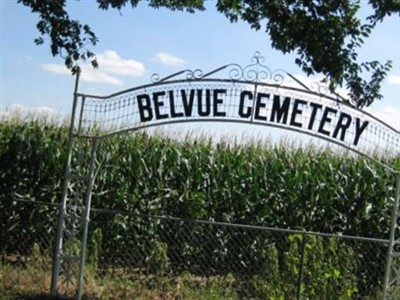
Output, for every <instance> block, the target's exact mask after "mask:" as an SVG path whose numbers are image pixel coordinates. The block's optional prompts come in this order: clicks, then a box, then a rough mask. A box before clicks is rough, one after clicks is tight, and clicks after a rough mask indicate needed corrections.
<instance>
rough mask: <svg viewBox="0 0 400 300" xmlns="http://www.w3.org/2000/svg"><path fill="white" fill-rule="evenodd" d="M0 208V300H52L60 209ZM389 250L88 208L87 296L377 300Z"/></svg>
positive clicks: (18, 204) (335, 238)
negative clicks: (0, 210)
mask: <svg viewBox="0 0 400 300" xmlns="http://www.w3.org/2000/svg"><path fill="white" fill-rule="evenodd" d="M3 209H7V211H6V212H5V213H3V215H4V217H3V218H1V220H0V226H1V227H0V255H1V269H0V282H1V284H0V294H1V295H3V297H4V298H5V299H16V298H17V299H32V297H43V298H44V297H48V294H49V289H50V280H51V268H52V256H53V252H54V243H55V236H56V228H57V220H58V205H56V204H54V205H51V204H46V203H37V202H33V201H10V202H9V204H8V205H4V204H3ZM387 243H388V241H386V240H379V239H370V238H360V237H350V236H340V235H330V234H321V233H309V232H305V231H298V230H286V229H277V228H268V227H258V226H246V225H238V224H227V223H218V222H209V221H196V220H184V219H179V218H172V217H155V216H143V215H135V214H131V213H128V212H125V211H109V210H102V209H92V212H91V223H90V230H89V237H88V249H87V260H86V262H87V265H86V272H85V286H84V288H85V295H86V296H87V297H88V298H93V299H379V298H380V295H381V294H380V293H381V290H382V284H383V277H384V267H385V260H386V252H387ZM7 297H8V298H7ZM24 297H25V298H24ZM29 297H31V298H29ZM38 299H40V298H38Z"/></svg>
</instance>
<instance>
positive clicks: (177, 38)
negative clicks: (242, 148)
mask: <svg viewBox="0 0 400 300" xmlns="http://www.w3.org/2000/svg"><path fill="white" fill-rule="evenodd" d="M16 2H17V1H16V0H0V17H1V20H0V25H1V28H0V42H1V45H0V114H3V115H5V114H8V113H9V112H11V111H13V110H16V109H18V110H20V111H23V112H28V111H29V112H31V111H33V112H36V113H43V114H54V113H56V114H60V115H68V114H69V112H70V110H71V104H72V94H73V88H74V77H73V76H71V74H70V73H69V71H68V70H67V69H66V68H65V67H64V65H63V59H62V58H60V57H52V55H51V53H50V49H49V44H48V42H47V43H46V42H45V45H43V46H36V45H35V44H34V42H33V40H34V39H35V38H37V37H38V36H39V33H38V31H37V29H36V23H37V21H38V17H37V16H36V15H34V14H32V13H31V12H30V10H29V9H28V8H27V7H25V6H23V5H21V4H17V3H16ZM362 2H365V0H362ZM214 6H215V2H214V1H213V0H211V1H207V10H206V11H205V12H197V13H195V14H190V13H187V12H176V11H175V12H173V11H169V10H167V9H153V8H149V7H147V6H146V5H145V4H141V5H139V6H138V7H137V8H135V9H131V8H130V7H126V8H124V9H122V10H121V11H117V10H109V11H101V10H99V9H97V7H96V4H95V2H94V1H89V0H81V1H68V11H69V12H70V15H71V18H76V19H79V20H80V21H81V22H82V23H85V24H86V23H87V24H89V25H90V26H91V28H92V30H93V31H94V32H95V33H96V35H97V37H98V38H99V40H100V41H99V43H98V45H96V47H94V48H91V50H93V51H94V52H95V53H96V54H97V57H98V61H99V63H100V68H99V69H98V70H93V69H91V68H90V67H89V66H85V65H83V66H82V69H83V74H82V80H81V84H80V89H79V90H80V92H82V93H89V94H100V95H107V94H110V93H114V92H117V91H120V90H123V89H127V88H131V87H135V86H139V85H142V84H146V83H150V82H151V75H152V74H153V73H158V74H160V76H162V77H164V76H168V75H169V74H172V73H174V72H177V71H180V70H182V69H201V70H203V71H205V72H207V71H209V70H213V69H215V68H217V67H219V66H222V65H225V64H228V63H238V64H239V65H242V66H246V65H249V64H250V63H251V57H252V56H253V54H254V53H255V51H259V52H260V53H261V55H262V56H263V57H264V58H265V61H264V64H265V65H267V66H268V67H269V68H270V69H272V70H276V69H284V70H286V71H288V72H290V73H291V74H293V75H295V76H296V77H297V78H299V79H301V80H304V81H305V82H309V79H307V78H305V75H304V74H302V72H301V70H300V69H299V68H298V66H297V65H295V63H294V60H295V56H294V55H293V54H285V55H284V54H282V53H281V52H279V51H277V50H274V49H272V47H271V46H270V45H271V41H270V39H269V37H268V36H267V34H266V33H265V32H264V31H263V30H260V31H255V30H252V29H251V28H250V26H249V25H247V24H246V23H243V22H240V21H239V22H238V23H230V22H229V20H228V19H227V18H226V17H225V16H223V15H222V14H220V13H218V12H217V11H216V8H215V7H214ZM364 6H365V5H364ZM367 14H368V11H367V10H366V9H365V8H364V9H363V10H362V11H361V15H364V16H365V15H367ZM359 55H360V58H361V60H379V61H381V62H384V61H386V60H387V59H391V60H392V61H393V69H392V70H391V71H390V73H389V74H388V77H387V79H386V80H385V82H384V84H383V87H382V94H383V99H382V100H380V101H376V102H375V103H374V104H373V105H372V106H371V107H370V108H368V110H369V111H370V112H372V113H373V114H375V115H376V116H377V117H378V118H381V119H383V120H384V121H385V122H387V123H388V124H390V125H391V126H393V127H394V128H396V129H398V130H400V18H399V17H398V16H394V17H390V18H387V19H385V20H384V21H383V22H382V23H381V24H378V26H377V27H376V28H375V29H374V31H373V33H372V35H371V37H370V38H369V39H368V40H367V41H366V43H365V44H364V46H363V48H362V49H361V50H360V52H359ZM185 126H186V125H185ZM196 126H199V125H196ZM201 126H204V125H201ZM204 128H205V130H207V128H208V129H210V126H208V127H207V125H206V126H205V127H204ZM212 128H213V130H214V128H215V127H212ZM251 128H253V127H251ZM219 130H220V131H221V132H222V133H223V134H226V133H229V132H232V131H235V132H238V133H239V134H243V133H244V132H248V131H249V130H250V131H251V132H253V133H254V132H255V133H256V134H257V130H259V129H257V130H254V129H249V128H248V127H246V126H244V125H236V124H232V125H229V126H228V127H226V125H224V127H223V126H220V128H219ZM264 131H265V130H264Z"/></svg>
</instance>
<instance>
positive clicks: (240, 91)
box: [51, 52, 400, 299]
mask: <svg viewBox="0 0 400 300" xmlns="http://www.w3.org/2000/svg"><path fill="white" fill-rule="evenodd" d="M252 61H253V63H252V64H250V65H248V66H246V67H241V66H240V65H238V64H228V65H224V66H222V67H220V68H217V69H215V70H213V71H211V72H208V73H206V74H204V73H203V72H202V71H200V70H194V71H193V70H183V71H180V72H177V73H175V74H172V75H170V76H167V77H165V78H161V79H160V77H159V76H158V75H157V74H155V75H153V76H152V83H150V84H147V85H142V86H139V87H135V88H132V89H128V90H124V91H121V92H118V93H115V94H112V95H109V96H98V95H89V94H83V93H79V92H78V89H79V73H78V74H77V77H76V83H75V90H74V102H73V107H72V114H71V125H70V129H69V141H68V156H67V161H66V168H65V178H64V183H63V190H62V199H61V202H60V214H59V223H58V231H57V238H56V250H55V255H54V261H53V271H52V283H51V294H52V295H53V296H58V295H60V293H61V287H63V290H64V291H67V293H68V292H71V291H72V292H73V293H75V296H76V297H77V298H78V299H80V298H81V295H82V287H83V275H84V265H85V251H86V244H87V233H88V225H89V216H90V207H91V197H92V189H93V183H94V177H95V161H96V150H97V147H98V144H99V142H100V141H101V139H103V138H105V137H107V136H110V135H113V134H120V133H124V132H129V131H137V130H140V129H143V128H149V127H153V126H160V125H166V124H174V123H185V122H210V121H213V122H236V123H246V124H255V125H261V126H269V127H276V128H281V129H284V130H290V131H294V132H300V133H303V134H307V135H309V136H312V137H316V138H318V139H322V140H325V141H329V142H331V143H334V144H336V145H338V146H340V147H343V148H346V149H348V150H350V151H352V152H355V153H357V154H360V155H363V156H365V157H367V158H369V159H371V160H375V161H377V162H378V163H380V164H381V165H383V166H384V167H385V168H386V169H388V171H390V172H391V173H393V174H394V175H395V176H396V188H395V201H394V206H393V213H392V218H391V228H390V237H389V246H388V254H387V261H386V268H385V278H384V290H383V296H384V299H389V298H390V297H391V294H392V293H394V292H395V291H396V290H397V291H398V290H399V289H400V232H399V231H400V200H399V198H400V195H399V194H400V170H395V169H393V167H392V166H391V165H390V164H388V163H387V162H385V161H380V160H377V158H375V157H376V155H374V154H376V152H378V153H380V154H381V156H384V154H390V155H399V154H400V151H399V150H400V132H399V131H397V130H395V129H394V128H392V127H390V126H389V125H387V124H385V123H384V122H383V121H381V120H379V119H377V118H375V117H374V116H372V115H371V114H369V113H367V112H365V111H362V110H359V109H357V108H355V107H354V106H352V105H351V104H349V103H347V102H346V101H345V99H344V98H342V97H340V96H339V95H337V94H332V93H330V91H329V89H328V88H326V87H324V86H322V85H320V84H319V83H314V84H313V85H311V86H310V87H309V86H307V85H305V84H304V83H302V82H301V81H299V80H298V79H297V78H296V77H294V76H292V75H291V74H289V73H287V72H285V71H284V70H277V71H271V70H270V69H269V68H268V67H267V66H265V65H264V64H263V62H264V58H263V57H262V56H261V55H260V53H259V52H256V53H255V55H254V56H253V58H252ZM76 139H87V140H89V141H90V143H91V146H90V150H89V151H88V150H86V149H79V146H77V145H76V143H75V141H76ZM83 169H85V170H87V174H83V175H82V174H78V173H79V172H77V171H78V170H83Z"/></svg>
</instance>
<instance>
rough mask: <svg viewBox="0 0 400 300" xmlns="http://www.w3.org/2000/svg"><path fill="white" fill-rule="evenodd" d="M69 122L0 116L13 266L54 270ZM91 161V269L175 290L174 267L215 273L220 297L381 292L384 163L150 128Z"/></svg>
mask: <svg viewBox="0 0 400 300" xmlns="http://www.w3.org/2000/svg"><path fill="white" fill-rule="evenodd" d="M67 132H68V128H66V127H63V126H58V125H55V124H52V123H49V122H45V121H35V122H33V121H32V122H12V121H11V122H3V123H0V161H1V165H0V254H1V255H2V264H3V265H4V266H6V267H7V268H8V267H9V266H10V264H11V265H13V264H16V262H18V261H19V260H21V258H22V260H23V261H28V262H32V260H35V259H36V261H38V260H39V259H40V260H44V262H45V263H40V265H41V266H42V267H43V266H45V267H46V268H48V269H49V270H50V268H51V256H52V251H53V250H54V249H53V248H54V239H55V234H56V233H55V231H56V224H57V208H58V206H57V205H58V202H59V200H60V198H61V186H62V180H63V178H62V176H63V172H64V161H65V158H66V148H67V147H66V141H67ZM81 143H82V145H81V147H82V148H84V147H86V146H87V145H85V143H86V141H81ZM392 160H393V161H392V162H390V163H391V164H397V165H398V164H399V159H398V158H397V159H392ZM96 164H97V173H96V178H95V185H94V189H93V192H94V193H93V200H92V205H93V207H95V208H97V209H98V210H97V211H96V210H94V211H93V213H92V215H91V222H90V235H89V240H90V241H89V248H88V264H89V265H90V266H91V267H90V268H91V269H92V270H94V272H95V274H97V275H96V276H100V275H104V276H106V274H109V272H111V273H112V274H114V275H115V274H117V275H118V276H119V275H121V274H129V276H128V278H129V280H136V281H137V280H139V279H140V280H143V278H147V279H148V278H153V277H154V278H164V279H165V278H171V276H173V278H175V279H174V280H175V281H174V287H175V290H174V291H175V292H176V293H177V288H176V286H177V284H178V283H176V281H177V278H178V279H179V280H181V281H182V282H184V283H185V284H186V285H188V286H190V287H192V286H199V285H200V286H202V285H203V286H204V285H205V284H206V283H204V282H207V284H208V283H210V280H211V279H213V280H214V281H213V282H214V283H215V282H218V286H219V288H222V290H223V291H221V293H222V294H221V295H223V298H226V299H229V298H232V299H249V298H253V299H266V298H269V299H282V298H281V297H284V298H286V299H292V298H295V297H296V294H297V293H298V292H299V291H300V292H301V294H302V296H304V297H306V298H307V297H308V298H310V299H318V298H320V299H322V298H324V299H339V298H340V297H341V298H340V299H358V298H357V297H359V298H362V297H370V298H369V299H376V298H378V297H379V296H378V295H379V292H380V290H381V288H382V280H383V271H384V263H385V257H386V251H387V245H386V242H385V240H386V239H387V238H388V236H389V227H390V224H389V223H390V215H391V209H392V202H393V186H394V178H393V177H392V175H391V174H390V173H389V172H388V171H386V170H385V169H384V168H383V167H382V166H380V165H379V164H375V163H373V162H371V161H370V160H366V159H363V158H360V157H355V156H354V155H350V154H348V153H343V152H342V153H338V152H332V151H329V149H318V148H316V147H305V148H294V147H291V146H290V145H288V144H270V145H269V144H265V143H261V142H260V143H250V144H248V145H243V144H236V143H233V142H230V141H228V140H227V141H220V142H218V143H215V142H213V141H211V140H208V139H194V138H190V137H189V138H187V139H185V140H183V141H176V140H174V139H172V138H168V137H165V136H154V135H148V134H146V133H135V134H132V135H120V136H111V137H109V138H107V139H105V140H104V141H102V143H101V145H100V147H99V150H98V153H97V161H96ZM22 200H23V202H21V201H22ZM196 220H201V221H196ZM229 224H235V226H231V225H229ZM247 226H250V227H247ZM267 229H268V230H267ZM277 229H290V230H291V231H284V230H283V231H279V230H277ZM304 232H314V233H315V234H305V233H304ZM319 233H330V234H335V235H338V236H331V235H324V234H319ZM340 235H342V236H357V237H366V238H371V240H368V239H366V240H358V239H343V238H341V237H340ZM300 262H301V263H300ZM24 264H25V265H26V262H25V263H24ZM24 264H22V267H23V266H24ZM300 266H303V267H304V268H303V269H302V270H301V271H300ZM15 268H16V267H15ZM18 268H21V265H18ZM6 273H7V272H4V273H1V274H2V275H0V276H3V277H4V276H5V275H4V274H6ZM300 273H301V274H302V277H303V278H302V281H301V283H300V284H299V283H298V279H299V276H300ZM188 274H189V275H188ZM152 276H153V277H152ZM182 278H183V279H182ZM188 278H189V279H188ZM204 278H207V280H206V281H204V280H205V279H204ZM220 278H223V279H220ZM86 280H88V279H86ZM179 280H178V281H179ZM14 282H15V280H14ZM156 282H158V285H156V287H157V289H158V290H160V289H161V290H162V289H163V288H165V285H161V287H163V288H160V285H159V281H156ZM164 283H165V282H163V284H164ZM146 284H147V285H149V284H150V283H149V282H148V281H147V283H146ZM89 287H90V285H89ZM89 287H88V288H89ZM187 293H189V294H187ZM190 293H194V292H192V291H186V294H184V295H186V296H187V298H188V299H191V297H190V295H192V294H190ZM224 293H227V294H224ZM188 295H189V296H188ZM131 296H132V295H131ZM99 297H100V296H99ZM171 297H172V296H171ZM221 297H222V296H221ZM346 297H347V298H346ZM103 298H104V297H103ZM121 298H123V296H121ZM143 298H145V297H143ZM150 298H151V297H150ZM150 298H149V299H150ZM192 298H196V296H193V297H192ZM126 299H129V297H128V296H127V298H126ZM171 299H173V298H171Z"/></svg>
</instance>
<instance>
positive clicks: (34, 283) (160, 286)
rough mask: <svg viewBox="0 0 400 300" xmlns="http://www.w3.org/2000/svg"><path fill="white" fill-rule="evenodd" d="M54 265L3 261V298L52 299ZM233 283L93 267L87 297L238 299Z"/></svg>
mask: <svg viewBox="0 0 400 300" xmlns="http://www.w3.org/2000/svg"><path fill="white" fill-rule="evenodd" d="M50 267H51V265H48V264H47V265H45V267H43V264H41V263H33V264H30V265H28V266H26V265H25V266H23V265H12V264H10V263H5V262H3V263H2V264H1V265H0V299H1V300H14V299H23V300H36V299H38V300H39V299H44V300H46V299H52V297H51V296H50V294H49V289H50V284H51V269H50ZM233 283H234V279H233V278H230V277H228V278H224V277H214V278H207V279H205V278H200V277H195V276H193V275H189V274H184V275H182V276H179V277H171V276H162V277H148V278H140V279H139V278H133V277H132V276H129V275H126V274H113V273H111V272H109V273H106V274H104V275H102V276H100V277H98V276H96V275H95V272H94V271H93V270H91V269H90V267H89V268H87V272H86V276H85V286H84V290H85V292H84V295H83V299H143V300H157V299H160V300H161V299H165V300H168V299H171V300H172V299H174V300H176V299H205V300H214V299H215V300H217V299H227V300H229V299H238V295H237V293H236V292H235V289H234V288H233ZM68 295H73V293H72V292H69V293H68Z"/></svg>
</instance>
